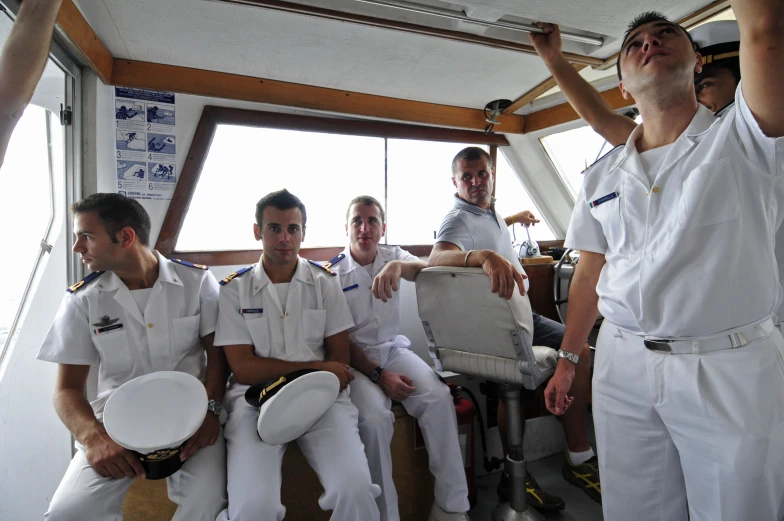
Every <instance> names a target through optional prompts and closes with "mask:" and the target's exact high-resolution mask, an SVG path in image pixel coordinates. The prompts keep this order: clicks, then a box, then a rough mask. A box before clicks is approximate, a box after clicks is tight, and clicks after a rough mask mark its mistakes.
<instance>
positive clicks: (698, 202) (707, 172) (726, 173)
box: [678, 158, 740, 229]
mask: <svg viewBox="0 0 784 521" xmlns="http://www.w3.org/2000/svg"><path fill="white" fill-rule="evenodd" d="M739 217H740V195H739V193H738V185H737V182H736V180H735V171H734V170H733V168H732V163H731V162H730V160H729V159H728V158H724V159H722V160H720V161H715V162H713V163H708V164H705V165H702V166H700V167H699V168H697V169H695V170H692V171H691V172H690V173H689V175H688V177H687V178H686V180H685V181H684V182H683V189H682V191H681V198H680V204H679V207H678V225H679V226H681V227H682V228H687V229H691V228H702V227H703V226H710V225H713V224H720V223H724V222H730V221H735V220H737V219H738V218H739Z"/></svg>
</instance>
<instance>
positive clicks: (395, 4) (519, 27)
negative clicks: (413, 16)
mask: <svg viewBox="0 0 784 521" xmlns="http://www.w3.org/2000/svg"><path fill="white" fill-rule="evenodd" d="M357 1H358V2H363V3H365V4H372V5H380V6H383V7H392V8H394V9H402V10H404V11H411V12H413V13H420V14H429V15H433V16H440V17H442V18H450V19H452V20H460V21H462V22H468V23H472V24H476V25H482V26H485V27H499V28H502V29H511V30H513V31H521V32H524V33H540V32H542V31H541V29H539V28H538V27H536V26H535V25H532V24H523V23H517V22H502V21H500V20H499V21H496V22H487V21H485V20H478V19H476V18H470V17H469V16H468V15H467V14H465V13H464V12H462V11H451V10H449V9H442V8H440V7H432V6H429V5H422V4H413V3H409V2H400V1H398V0H357ZM561 38H563V39H564V40H571V41H573V42H579V43H587V44H590V45H596V46H602V45H603V44H604V39H602V38H595V37H593V36H584V35H581V34H574V33H569V32H564V31H561Z"/></svg>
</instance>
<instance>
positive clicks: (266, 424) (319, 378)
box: [245, 369, 340, 445]
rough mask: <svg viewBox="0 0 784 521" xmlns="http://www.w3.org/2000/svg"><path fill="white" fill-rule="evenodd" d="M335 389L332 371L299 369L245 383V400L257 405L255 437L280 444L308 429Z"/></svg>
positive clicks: (335, 393) (337, 386)
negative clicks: (257, 382)
mask: <svg viewBox="0 0 784 521" xmlns="http://www.w3.org/2000/svg"><path fill="white" fill-rule="evenodd" d="M339 393H340V381H339V380H338V377H337V376H335V375H334V374H332V373H330V372H328V371H317V370H314V369H301V370H299V371H294V372H293V373H289V374H287V375H285V376H281V377H280V378H279V379H277V380H276V381H274V382H265V383H261V384H256V385H254V386H251V387H249V388H248V390H247V391H246V392H245V400H246V401H247V402H248V403H249V404H251V405H252V406H254V407H258V408H259V417H258V420H257V422H256V431H257V432H258V434H259V438H261V440H262V441H263V442H265V443H269V444H270V445H283V444H285V443H288V442H290V441H294V440H296V439H297V438H299V437H300V436H302V435H303V434H305V433H306V432H308V431H309V430H310V428H311V427H313V425H315V423H316V422H317V421H319V419H320V418H321V417H322V416H323V415H324V413H326V412H327V410H328V409H329V408H330V407H331V406H332V404H333V403H335V400H336V399H337V397H338V394H339Z"/></svg>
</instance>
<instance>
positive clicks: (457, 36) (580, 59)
mask: <svg viewBox="0 0 784 521" xmlns="http://www.w3.org/2000/svg"><path fill="white" fill-rule="evenodd" d="M213 1H215V2H220V3H226V4H239V5H249V6H254V7H261V8H264V9H271V10H274V11H283V12H286V13H295V14H302V15H307V16H315V17H317V18H326V19H329V20H337V21H341V22H349V23H355V24H360V25H369V26H371V27H381V28H383V29H392V30H395V31H403V32H407V33H414V34H423V35H426V36H435V37H437V38H443V39H446V40H455V41H458V42H465V43H473V44H477V45H484V46H486V47H492V48H495V49H504V50H507V51H516V52H522V53H526V54H536V50H535V49H534V47H533V45H527V44H524V43H518V42H513V41H510V40H501V39H498V38H488V37H486V36H480V35H477V34H472V33H466V32H461V31H452V30H449V29H439V28H437V27H429V26H427V25H419V24H412V23H409V22H399V21H397V20H387V19H385V18H376V17H373V16H367V15H360V14H354V13H347V12H344V11H336V10H333V9H325V8H323V7H316V6H312V5H306V4H297V3H293V2H284V1H281V0H213ZM564 55H565V56H566V58H567V59H568V60H569V61H571V62H573V63H584V64H586V65H596V66H598V65H601V64H602V63H604V60H602V59H601V58H594V57H592V56H584V55H582V54H573V53H564Z"/></svg>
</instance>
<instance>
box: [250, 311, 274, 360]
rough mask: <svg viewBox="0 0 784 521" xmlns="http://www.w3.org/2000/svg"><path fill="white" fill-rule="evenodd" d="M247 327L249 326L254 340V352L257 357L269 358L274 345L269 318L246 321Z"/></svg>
mask: <svg viewBox="0 0 784 521" xmlns="http://www.w3.org/2000/svg"><path fill="white" fill-rule="evenodd" d="M245 325H246V326H248V332H250V337H251V338H252V339H253V350H254V351H255V353H256V355H258V356H263V357H269V356H270V353H271V352H272V345H271V342H270V331H269V322H267V317H261V318H249V319H245Z"/></svg>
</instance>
